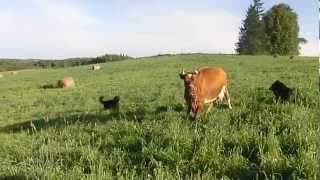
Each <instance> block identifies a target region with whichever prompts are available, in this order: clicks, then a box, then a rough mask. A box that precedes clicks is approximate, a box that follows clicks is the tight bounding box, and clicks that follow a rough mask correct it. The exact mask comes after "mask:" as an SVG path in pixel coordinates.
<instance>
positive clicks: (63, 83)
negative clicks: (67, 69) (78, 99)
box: [58, 77, 76, 88]
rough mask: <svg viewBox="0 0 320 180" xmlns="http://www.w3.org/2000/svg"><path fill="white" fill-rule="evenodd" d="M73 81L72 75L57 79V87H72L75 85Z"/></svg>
mask: <svg viewBox="0 0 320 180" xmlns="http://www.w3.org/2000/svg"><path fill="white" fill-rule="evenodd" d="M75 85H76V84H75V83H74V80H73V78H72V77H64V78H63V79H60V80H59V81H58V87H59V88H72V87H75Z"/></svg>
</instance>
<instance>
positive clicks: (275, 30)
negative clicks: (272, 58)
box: [263, 4, 299, 55]
mask: <svg viewBox="0 0 320 180" xmlns="http://www.w3.org/2000/svg"><path fill="white" fill-rule="evenodd" d="M297 18H298V16H297V14H296V13H295V12H293V10H292V9H291V8H290V7H289V6H288V5H287V4H278V5H275V6H273V7H272V8H271V9H270V10H268V11H267V12H266V14H265V15H264V17H263V21H264V24H265V32H266V35H267V38H268V51H269V53H271V54H272V55H297V54H299V38H298V32H299V27H298V22H297Z"/></svg>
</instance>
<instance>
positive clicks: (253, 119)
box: [0, 55, 319, 179]
mask: <svg viewBox="0 0 320 180" xmlns="http://www.w3.org/2000/svg"><path fill="white" fill-rule="evenodd" d="M210 65H219V66H222V67H223V68H224V69H225V70H226V71H227V73H228V74H229V77H230V79H231V82H230V85H229V91H230V94H231V96H232V103H233V107H234V109H232V110H229V109H228V108H226V107H225V106H224V105H216V106H214V108H213V110H212V111H211V113H209V114H207V115H204V114H203V115H202V116H201V118H200V120H199V121H193V120H190V119H188V118H187V116H186V107H185V102H184V99H183V93H184V88H183V82H182V81H181V80H180V79H179V76H178V73H179V71H180V70H181V68H182V67H183V68H184V69H186V70H193V69H194V68H196V67H200V66H210ZM67 75H68V76H69V75H70V76H73V77H74V79H75V81H76V88H74V89H69V90H63V89H42V88H40V86H43V85H46V84H51V83H56V81H57V80H58V79H60V78H62V77H64V76H67ZM277 79H279V80H281V81H283V82H284V83H286V84H287V85H288V86H289V87H297V88H299V89H300V90H301V91H302V92H303V95H302V97H301V99H300V100H299V102H298V103H296V104H293V103H289V104H288V103H286V104H279V103H276V102H274V100H273V94H272V93H271V92H270V91H269V90H268V88H269V87H270V85H271V84H272V83H273V81H275V80H277ZM100 95H105V96H106V97H109V98H112V97H113V96H115V95H119V96H120V97H121V101H120V102H121V109H120V113H115V112H109V111H103V110H102V106H101V104H99V103H98V97H99V96H100ZM318 109H319V108H318V61H316V58H303V57H297V58H295V59H293V60H290V59H289V58H288V57H279V58H277V59H274V58H272V57H268V56H231V55H230V56H229V55H180V56H168V57H166V56H162V57H158V58H145V59H139V60H128V61H120V62H114V63H107V64H102V69H101V70H100V71H90V70H89V66H79V67H73V68H65V69H42V70H24V71H19V73H18V74H16V75H11V74H8V73H4V77H3V78H0V130H1V131H0V176H2V177H7V178H10V177H11V178H13V177H15V178H17V177H20V178H24V177H29V178H41V179H43V178H48V179H61V178H64V179H79V178H92V179H97V178H102V179H111V178H116V177H118V178H120V179H141V177H144V178H155V179H177V178H181V179H182V178H190V179H196V178H200V177H202V178H204V179H206V178H207V179H212V178H213V177H216V178H227V177H229V178H241V179H252V178H257V177H260V178H261V179H265V178H266V177H269V178H272V177H273V178H276V179H280V177H282V178H284V179H286V178H303V179H315V178H316V173H317V172H318V168H319V166H318V161H317V158H316V152H317V147H316V144H317V136H318V134H319V126H318V124H317V119H318V114H317V111H318Z"/></svg>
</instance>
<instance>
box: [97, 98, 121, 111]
mask: <svg viewBox="0 0 320 180" xmlns="http://www.w3.org/2000/svg"><path fill="white" fill-rule="evenodd" d="M103 98H104V97H103V96H100V97H99V101H100V103H101V104H103V107H104V109H111V110H117V111H118V110H119V101H120V97H119V96H115V97H114V98H113V99H111V100H103Z"/></svg>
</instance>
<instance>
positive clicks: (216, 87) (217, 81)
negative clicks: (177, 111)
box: [179, 67, 232, 118]
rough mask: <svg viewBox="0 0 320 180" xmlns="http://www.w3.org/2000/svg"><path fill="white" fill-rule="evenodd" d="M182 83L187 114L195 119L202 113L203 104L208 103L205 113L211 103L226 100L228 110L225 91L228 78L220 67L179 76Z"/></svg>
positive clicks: (227, 95) (227, 96)
mask: <svg viewBox="0 0 320 180" xmlns="http://www.w3.org/2000/svg"><path fill="white" fill-rule="evenodd" d="M179 75H180V78H181V79H182V80H183V81H184V87H185V92H184V98H185V100H186V102H187V105H188V111H187V112H188V113H190V114H191V113H192V114H191V116H192V117H193V118H197V115H198V113H199V112H202V111H203V107H204V104H208V103H210V106H209V108H208V110H207V112H209V111H210V109H211V108H212V105H213V102H215V101H217V100H218V101H220V102H221V101H222V100H223V98H224V97H226V98H227V101H228V106H229V108H230V109H232V107H231V102H230V96H229V93H228V90H227V83H228V78H227V74H226V73H225V71H224V70H223V69H222V68H220V67H210V68H209V67H207V68H200V69H198V70H195V71H194V72H187V73H186V72H184V71H182V73H180V74H179Z"/></svg>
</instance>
